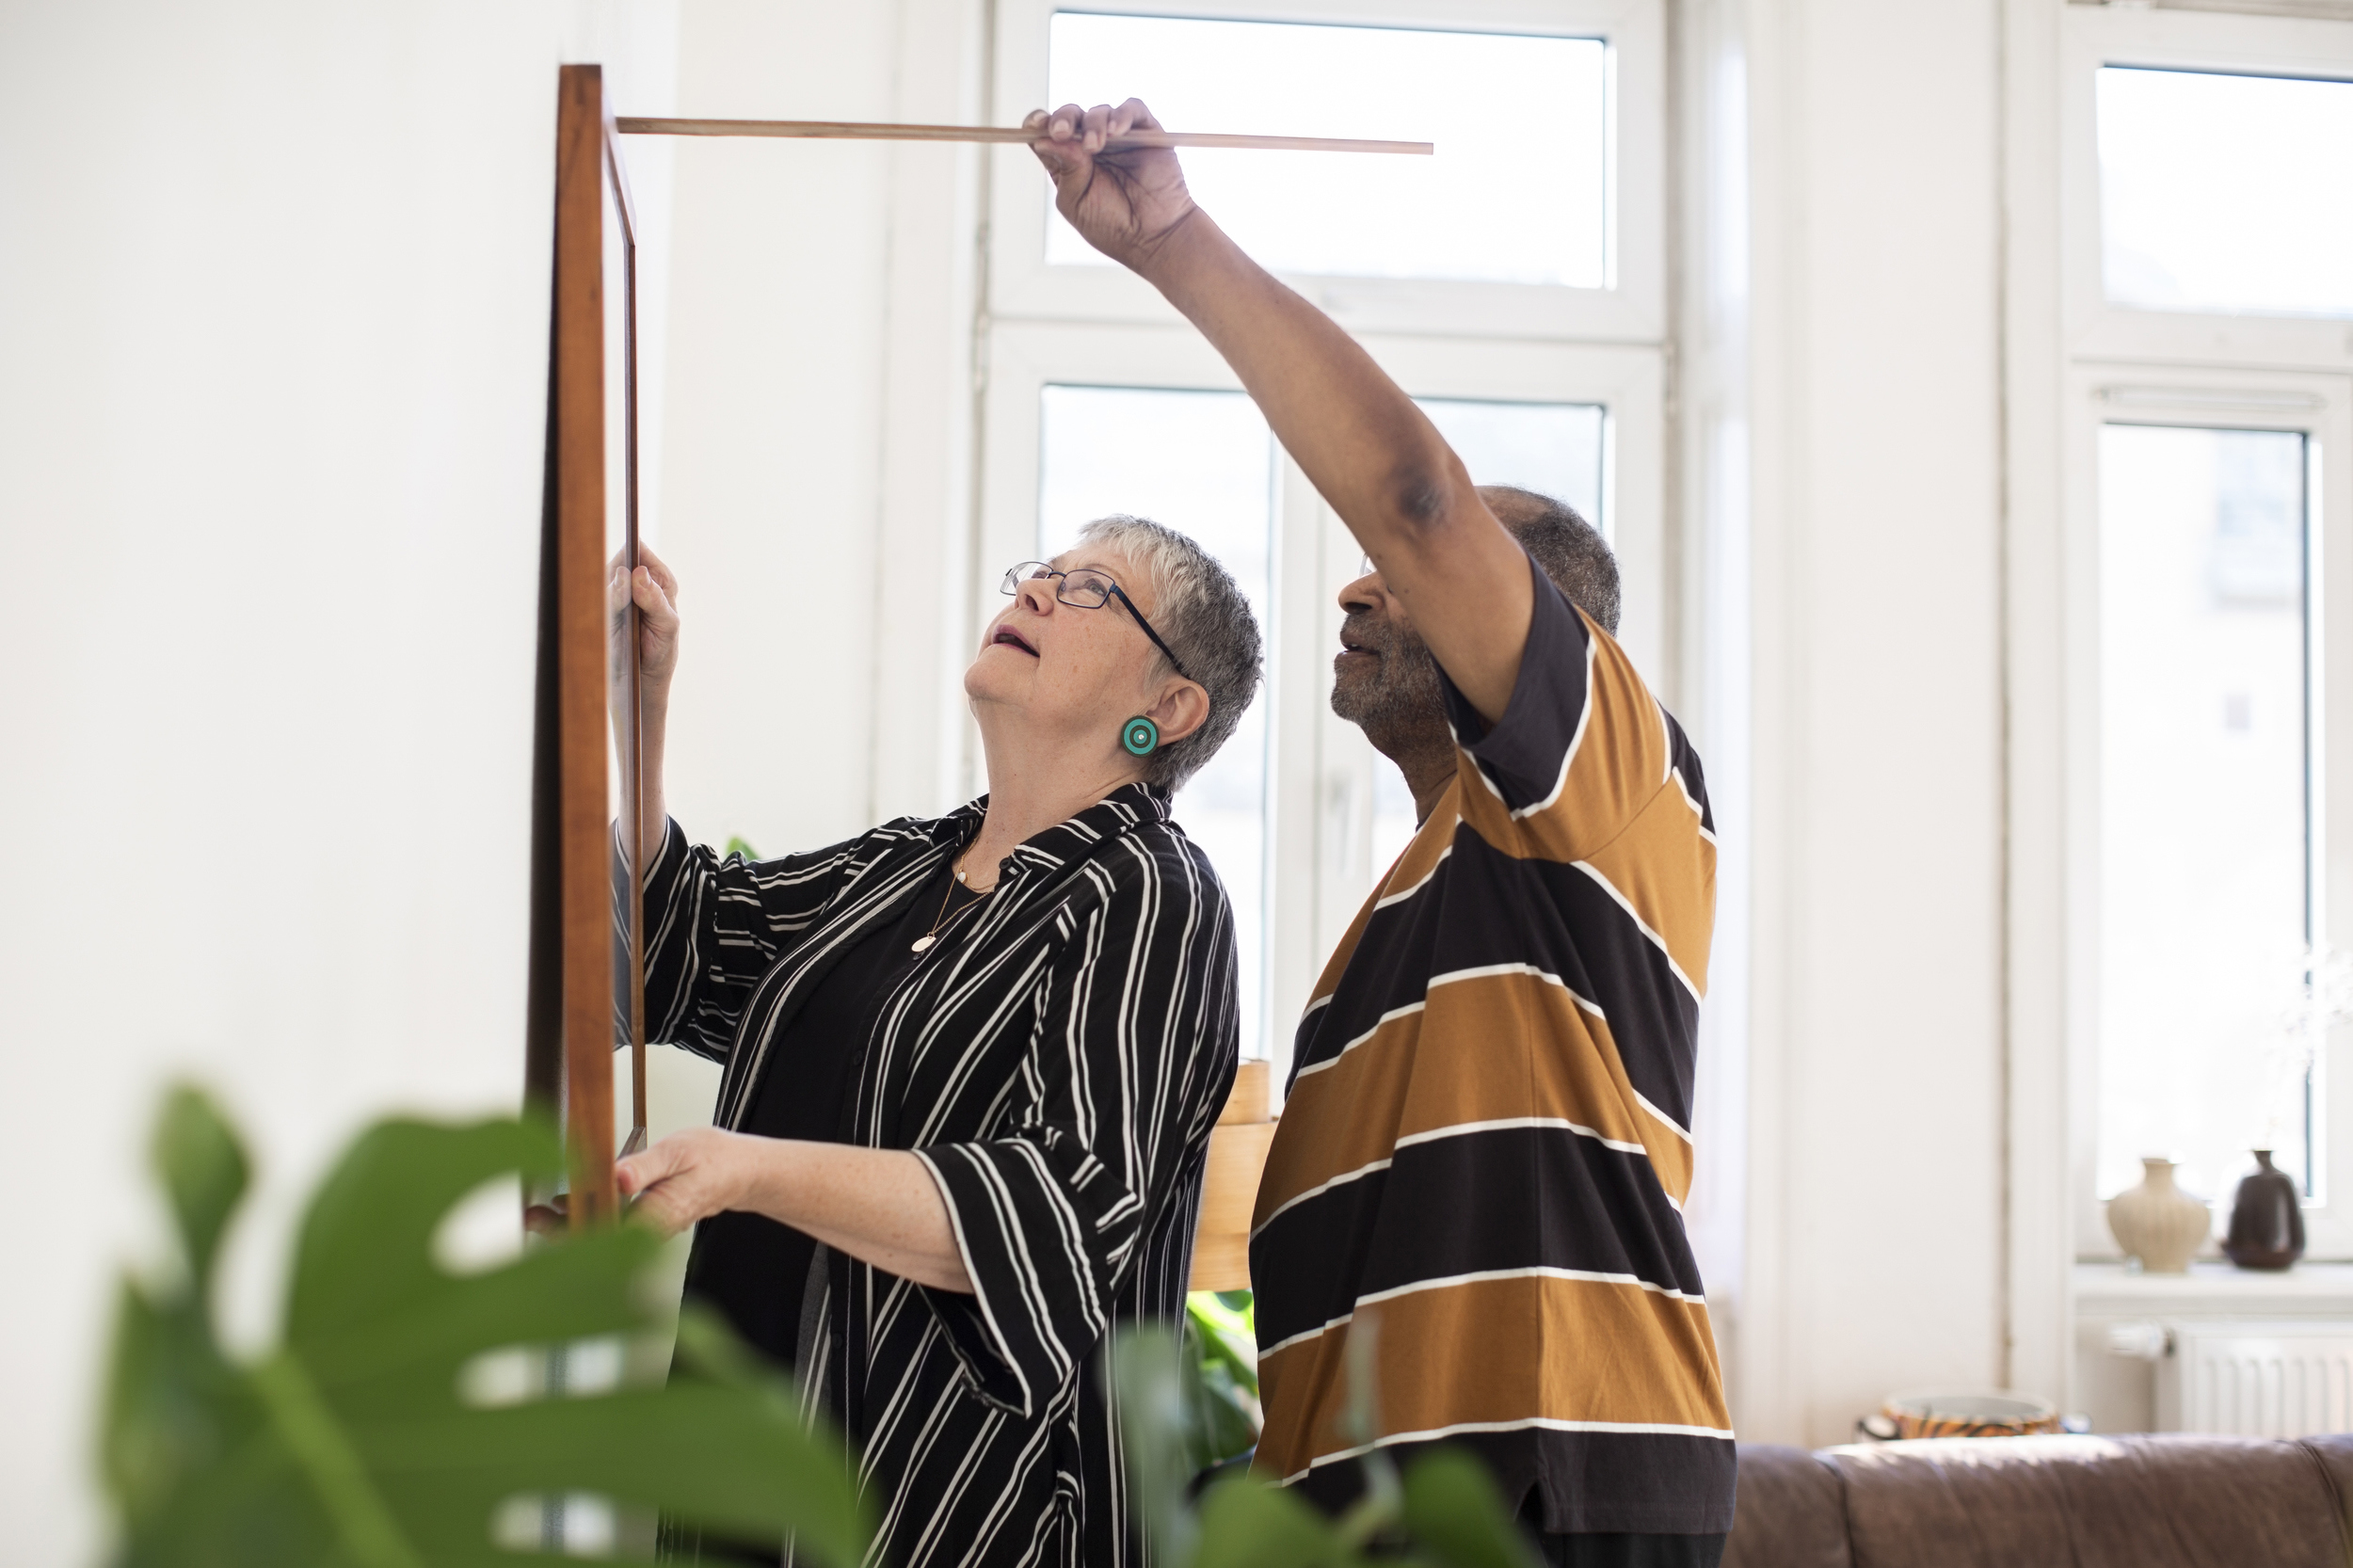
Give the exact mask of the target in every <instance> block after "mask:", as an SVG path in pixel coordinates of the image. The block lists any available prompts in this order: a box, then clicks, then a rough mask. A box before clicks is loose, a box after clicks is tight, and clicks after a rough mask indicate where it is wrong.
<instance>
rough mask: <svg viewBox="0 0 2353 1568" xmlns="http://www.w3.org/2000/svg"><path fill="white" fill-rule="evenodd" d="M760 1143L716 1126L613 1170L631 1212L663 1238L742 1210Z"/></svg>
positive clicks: (678, 1135)
mask: <svg viewBox="0 0 2353 1568" xmlns="http://www.w3.org/2000/svg"><path fill="white" fill-rule="evenodd" d="M760 1143H761V1140H760V1139H758V1138H754V1137H750V1136H748V1135H746V1134H744V1133H741V1132H726V1131H722V1130H721V1129H720V1128H715V1127H698V1128H693V1129H692V1130H690V1131H686V1132H674V1133H672V1134H671V1135H670V1136H669V1137H667V1138H664V1139H663V1140H662V1142H660V1143H659V1144H654V1145H653V1146H652V1147H651V1148H648V1149H645V1150H642V1151H640V1152H639V1153H636V1154H633V1155H631V1156H630V1157H629V1158H628V1159H627V1160H622V1161H621V1162H620V1163H619V1164H617V1165H616V1166H615V1167H614V1169H613V1174H614V1176H615V1179H616V1181H617V1182H618V1183H619V1186H620V1190H621V1196H622V1197H624V1198H631V1199H634V1200H635V1202H634V1204H633V1206H632V1210H631V1211H632V1213H634V1214H636V1215H638V1216H640V1217H642V1218H644V1219H645V1220H647V1221H648V1222H650V1223H651V1224H654V1225H656V1226H657V1227H659V1228H660V1229H661V1230H662V1231H664V1233H665V1234H666V1233H675V1232H678V1231H681V1230H684V1229H685V1228H686V1227H687V1226H689V1225H691V1224H695V1223H696V1221H697V1220H704V1219H708V1218H710V1217H711V1216H712V1215H713V1214H718V1213H723V1212H725V1211H726V1210H728V1209H730V1208H742V1207H744V1196H745V1194H746V1192H748V1191H749V1189H750V1185H751V1178H752V1171H753V1165H754V1161H755V1158H756V1156H757V1154H758V1145H759V1144H760Z"/></svg>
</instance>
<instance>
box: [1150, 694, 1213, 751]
mask: <svg viewBox="0 0 2353 1568" xmlns="http://www.w3.org/2000/svg"><path fill="white" fill-rule="evenodd" d="M1144 717H1145V718H1147V719H1150V720H1151V721H1152V722H1153V724H1154V725H1155V726H1157V727H1158V728H1159V729H1160V744H1162V745H1174V744H1177V742H1178V741H1181V740H1183V739H1184V738H1185V737H1186V736H1188V735H1190V734H1192V733H1193V731H1194V730H1196V729H1198V728H1201V727H1202V726H1203V725H1205V724H1207V723H1209V693H1208V691H1206V690H1205V689H1203V687H1202V685H1201V683H1200V682H1199V681H1197V680H1172V681H1170V682H1169V683H1168V684H1167V685H1166V686H1165V687H1163V688H1162V689H1161V691H1160V700H1159V701H1158V702H1155V703H1154V704H1152V706H1151V707H1149V708H1146V709H1145V710H1144Z"/></svg>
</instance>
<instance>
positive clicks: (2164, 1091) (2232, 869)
mask: <svg viewBox="0 0 2353 1568" xmlns="http://www.w3.org/2000/svg"><path fill="white" fill-rule="evenodd" d="M2304 463H2305V449H2304V438H2303V437H2302V436H2300V435H2294V434H2284V433H2280V432H2274V431H2243V430H2204V429H2174V428H2159V427H2152V426H2145V425H2126V424H2111V425H2108V426H2107V427H2106V428H2105V429H2104V430H2103V431H2102V432H2101V441H2100V672H2101V673H2100V807H2101V810H2100V856H2101V864H2100V1073H2101V1077H2100V1156H2099V1173H2098V1180H2099V1190H2100V1192H2101V1193H2102V1194H2103V1195H2105V1194H2108V1193H2112V1192H2118V1191H2120V1190H2121V1189H2122V1188H2125V1187H2128V1186H2130V1185H2132V1184H2133V1183H2134V1182H2135V1181H2137V1180H2138V1179H2139V1163H2138V1162H2139V1160H2140V1158H2141V1157H2142V1156H2144V1155H2166V1154H2169V1155H2171V1156H2173V1157H2174V1158H2175V1159H2178V1160H2182V1161H2183V1162H2184V1164H2185V1167H2186V1168H2185V1170H2184V1171H2183V1173H2182V1182H2183V1185H2184V1186H2185V1187H2187V1188H2188V1189H2189V1190H2190V1191H2192V1192H2197V1193H2199V1194H2200V1195H2201V1196H2203V1197H2208V1198H2213V1199H2217V1200H2221V1201H2224V1202H2226V1203H2227V1200H2228V1199H2229V1197H2230V1194H2231V1189H2232V1186H2233V1183H2234V1182H2235V1180H2236V1178H2237V1176H2239V1174H2240V1173H2241V1172H2242V1171H2244V1170H2247V1169H2250V1168H2252V1161H2251V1160H2249V1157H2248V1151H2249V1149H2252V1148H2265V1147H2267V1148H2272V1149H2276V1150H2278V1151H2280V1159H2279V1163H2280V1165H2281V1168H2282V1169H2284V1170H2288V1171H2290V1172H2293V1173H2297V1174H2298V1175H2299V1176H2300V1175H2301V1174H2302V1173H2303V1172H2304V1171H2305V1169H2306V1160H2305V1149H2306V1147H2307V1135H2308V1133H2309V1132H2310V1131H2311V1129H2310V1128H2308V1125H2307V1104H2308V1096H2307V1094H2306V1077H2307V1075H2306V1071H2305V1053H2304V1049H2303V1047H2304V1039H2305V1035H2304V1032H2303V1030H2302V1029H2301V1028H2300V1027H2299V1025H2298V1023H2297V1015H2298V1000H2299V997H2300V994H2301V985H2302V977H2303V972H2304V954H2305V946H2306V942H2307V940H2308V936H2307V888H2308V887H2309V886H2310V882H2309V874H2308V873H2309V863H2310V850H2309V847H2308V833H2307V815H2306V812H2307V799H2308V796H2307V792H2306V782H2307V767H2306V757H2307V750H2306V747H2307V717H2306V712H2307V711H2306V702H2305V671H2306V646H2305V594H2304V582H2305V537H2306V533H2305V530H2306V504H2305V487H2304V472H2305V471H2304Z"/></svg>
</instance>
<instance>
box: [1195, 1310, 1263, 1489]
mask: <svg viewBox="0 0 2353 1568" xmlns="http://www.w3.org/2000/svg"><path fill="white" fill-rule="evenodd" d="M1255 1308H1256V1303H1255V1301H1254V1299H1253V1297H1252V1296H1251V1294H1250V1292H1249V1291H1247V1290H1220V1291H1217V1292H1214V1293H1212V1292H1210V1291H1207V1290H1196V1291H1194V1292H1193V1294H1192V1295H1190V1296H1187V1297H1186V1298H1185V1319H1184V1343H1185V1366H1186V1368H1187V1370H1188V1373H1189V1375H1188V1376H1187V1378H1186V1385H1187V1387H1186V1392H1187V1402H1188V1403H1189V1404H1190V1406H1191V1407H1192V1410H1193V1416H1192V1419H1191V1420H1190V1422H1189V1423H1188V1424H1187V1432H1188V1433H1189V1435H1188V1437H1187V1440H1186V1458H1187V1459H1188V1460H1190V1461H1191V1462H1192V1464H1193V1468H1194V1469H1195V1470H1206V1469H1208V1468H1209V1466H1211V1465H1213V1464H1224V1463H1225V1461H1226V1460H1229V1459H1239V1458H1241V1456H1242V1455H1243V1454H1246V1453H1248V1452H1249V1451H1250V1450H1251V1449H1252V1448H1257V1445H1258V1426H1259V1423H1260V1421H1261V1419H1262V1417H1261V1416H1260V1415H1259V1411H1258V1329H1257V1320H1256V1311H1255Z"/></svg>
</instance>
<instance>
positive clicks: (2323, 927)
mask: <svg viewBox="0 0 2353 1568" xmlns="http://www.w3.org/2000/svg"><path fill="white" fill-rule="evenodd" d="M2070 10H2071V13H2073V14H2071V15H2070V16H2069V17H2068V18H2067V26H2068V28H2069V47H2068V52H2067V69H2068V72H2069V77H2068V81H2067V88H2066V90H2067V93H2068V109H2069V119H2068V128H2069V134H2070V148H2069V154H2068V156H2069V164H2068V168H2067V170H2066V176H2065V180H2066V193H2065V194H2066V200H2065V210H2066V213H2067V219H2066V221H2067V224H2068V230H2067V232H2066V236H2065V238H2066V246H2067V256H2068V264H2067V266H2068V278H2067V307H2068V308H2067V329H2068V339H2069V343H2070V347H2071V355H2072V360H2073V363H2072V366H2071V369H2070V377H2069V379H2070V390H2071V404H2070V407H2071V416H2070V433H2069V442H2070V445H2069V449H2068V454H2069V455H2068V464H2069V469H2070V490H2071V494H2072V495H2073V498H2074V499H2073V502H2072V503H2071V513H2072V523H2071V557H2072V560H2073V563H2074V564H2073V569H2072V570H2071V582H2070V584H2069V600H2068V601H2069V605H2070V614H2071V616H2072V617H2073V618H2074V619H2075V620H2076V622H2077V624H2078V625H2080V626H2082V627H2083V628H2084V629H2085V632H2084V634H2083V635H2080V636H2078V637H2077V638H2075V639H2074V644H2073V646H2074V648H2075V654H2074V657H2073V661H2072V663H2073V676H2072V678H2071V683H2070V702H2071V707H2073V709H2074V711H2075V712H2079V713H2080V714H2081V715H2083V718H2084V721H2085V722H2083V723H2080V724H2077V725H2074V726H2073V727H2072V731H2073V746H2074V751H2073V763H2072V766H2071V773H2072V775H2073V777H2074V779H2075V782H2074V784H2073V790H2074V792H2075V801H2074V813H2073V815H2074V820H2075V822H2076V823H2077V824H2079V828H2080V831H2078V832H2077V833H2076V834H2075V835H2074V838H2073V842H2074V846H2075V847H2074V851H2073V869H2072V871H2071V873H2070V888H2071V892H2070V898H2071V902H2072V903H2073V904H2074V905H2075V907H2076V910H2077V915H2076V918H2075V920H2073V930H2074V931H2076V932H2077V933H2078V934H2079V935H2080V936H2081V937H2082V938H2083V939H2082V940H2081V941H2080V942H2079V943H2078V944H2077V949H2078V951H2077V952H2076V954H2075V962H2074V967H2073V986H2074V988H2075V994H2076V998H2077V1004H2076V1006H2075V1007H2074V1008H2073V1016H2075V1017H2076V1018H2077V1019H2078V1020H2079V1023H2080V1031H2079V1036H2078V1039H2077V1045H2076V1048H2077V1049H2078V1050H2079V1051H2081V1052H2083V1053H2085V1055H2086V1056H2087V1057H2088V1059H2089V1062H2090V1063H2091V1064H2092V1068H2093V1070H2092V1073H2091V1075H2090V1076H2091V1078H2092V1079H2093V1080H2095V1081H2096V1092H2095V1094H2094V1095H2093V1096H2091V1097H2090V1103H2089V1104H2088V1105H2086V1106H2084V1107H2081V1108H2079V1122H2078V1127H2077V1136H2078V1139H2079V1141H2080V1142H2081V1144H2082V1145H2083V1147H2084V1150H2085V1158H2084V1160H2083V1164H2082V1167H2081V1168H2082V1170H2083V1173H2084V1185H2083V1188H2082V1199H2083V1207H2082V1208H2081V1209H2080V1210H2079V1212H2078V1216H2077V1226H2076V1239H2077V1245H2078V1250H2079V1251H2080V1252H2082V1253H2085V1254H2088V1255H2112V1253H2113V1243H2112V1241H2111V1240H2109V1238H2108V1236H2107V1234H2106V1230H2105V1225H2104V1224H2103V1223H2102V1221H2101V1218H2100V1210H2099V1207H2098V1205H2099V1201H2100V1200H2102V1199H2105V1198H2106V1197H2108V1196H2110V1195H2112V1194H2114V1193H2115V1192H2118V1191H2120V1190H2121V1189H2122V1188H2124V1187H2127V1186H2129V1185H2131V1184H2132V1183H2133V1182H2134V1181H2136V1180H2137V1179H2138V1176H2139V1162H2140V1160H2141V1158H2142V1157H2144V1156H2148V1155H2166V1156H2170V1157H2171V1158H2173V1159H2175V1160H2179V1161H2181V1163H2182V1166H2183V1169H2182V1172H2181V1176H2180V1179H2181V1182H2182V1184H2183V1185H2184V1186H2185V1187H2187V1188H2188V1189H2189V1190H2191V1191H2192V1192H2198V1193H2200V1194H2201V1195H2202V1196H2206V1197H2209V1198H2213V1199H2216V1200H2217V1208H2218V1211H2219V1212H2224V1213H2227V1209H2228V1199H2229V1197H2230V1195H2231V1192H2232V1190H2233V1187H2234V1186H2235V1184H2236V1183H2237V1181H2238V1179H2239V1177H2240V1176H2242V1175H2243V1174H2244V1173H2245V1172H2247V1171H2249V1170H2251V1169H2252V1168H2253V1160H2252V1155H2251V1151H2252V1150H2255V1149H2258V1148H2263V1149H2270V1150H2272V1151H2274V1152H2275V1158H2276V1160H2277V1162H2278V1163H2279V1164H2280V1166H2281V1168H2282V1169H2283V1170H2286V1171H2288V1172H2290V1173H2291V1174H2292V1175H2294V1176H2296V1177H2297V1180H2298V1181H2299V1182H2300V1183H2301V1184H2302V1185H2303V1187H2304V1190H2305V1192H2306V1203H2307V1216H2308V1228H2309V1230H2310V1232H2311V1236H2312V1241H2313V1254H2314V1255H2315V1256H2336V1257H2347V1256H2353V1213H2348V1210H2353V1191H2348V1189H2347V1188H2346V1187H2345V1181H2346V1179H2347V1173H2348V1172H2353V1163H2348V1162H2347V1161H2348V1159H2353V1102H2347V1101H2346V1099H2345V1095H2346V1093H2347V1091H2348V1088H2353V1060H2347V1059H2346V1057H2345V1051H2346V1050H2347V1049H2348V1048H2353V1036H2348V1034H2347V1032H2346V1031H2345V1029H2344V1028H2343V1027H2341V1026H2340V1027H2338V1028H2335V1029H2333V1030H2332V1029H2329V1028H2327V1027H2325V1023H2326V1019H2325V1017H2324V1016H2323V1015H2325V1013H2326V1011H2327V1008H2328V1006H2329V1000H2330V998H2329V992H2330V991H2331V990H2332V989H2337V988H2339V987H2336V986H2333V985H2332V984H2330V983H2329V979H2328V972H2327V971H2328V969H2329V957H2330V954H2331V953H2332V952H2336V950H2338V949H2341V948H2344V947H2346V946H2348V945H2353V928H2346V927H2345V924H2344V922H2342V921H2340V922H2338V924H2337V925H2336V926H2334V927H2332V925H2331V921H2330V917H2329V910H2330V907H2331V905H2332V904H2334V906H2335V907H2338V908H2353V904H2348V903H2347V902H2346V900H2347V898H2348V897H2353V857H2348V856H2346V855H2345V853H2343V849H2342V847H2341V846H2342V845H2343V844H2344V842H2345V840H2347V838H2348V834H2347V832H2346V830H2345V828H2344V827H2343V825H2342V824H2346V823H2348V822H2353V797H2348V796H2345V794H2344V789H2345V785H2344V783H2343V782H2342V781H2344V780H2345V779H2346V778H2347V776H2348V775H2347V768H2348V766H2349V765H2353V759H2347V758H2346V757H2345V746H2346V745H2347V744H2348V743H2349V742H2353V710H2347V709H2346V708H2345V703H2346V701H2347V699H2348V696H2353V684H2348V680H2353V672H2346V671H2342V670H2340V671H2336V672H2334V673H2332V667H2331V666H2332V664H2339V663H2341V662H2342V661H2343V659H2344V658H2345V650H2346V649H2347V648H2348V646H2349V645H2353V626H2348V625H2347V624H2346V620H2347V616H2348V615H2353V577H2349V576H2348V565H2349V564H2353V532H2349V530H2353V508H2348V505H2347V497H2348V488H2347V487H2348V485H2353V339H2348V335H2347V334H2348V328H2346V326H2345V319H2344V318H2345V317H2346V316H2348V315H2353V281H2348V280H2353V26H2347V25H2345V24H2322V23H2309V22H2286V21H2281V20H2278V19H2271V18H2259V17H2246V16H2220V15H2213V14H2200V13H2194V12H2172V11H2167V12H2156V11H2137V12H2131V13H2119V12H2112V11H2106V10H2102V11H2089V10H2082V9H2078V8H2070ZM2331 77H2335V78H2339V79H2329V78H2331ZM2332 758H2334V759H2336V761H2335V762H2334V763H2333V764H2332ZM2332 780H2334V781H2337V782H2332ZM2332 821H2333V822H2335V823H2337V824H2340V827H2339V830H2338V831H2337V832H2336V833H2335V835H2334V836H2333V838H2332V835H2331V832H2330V824H2331V822H2332ZM2332 845H2335V846H2340V847H2332ZM2332 895H2333V896H2332ZM2316 977H2317V981H2318V984H2315V978H2316Z"/></svg>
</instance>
